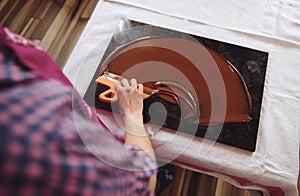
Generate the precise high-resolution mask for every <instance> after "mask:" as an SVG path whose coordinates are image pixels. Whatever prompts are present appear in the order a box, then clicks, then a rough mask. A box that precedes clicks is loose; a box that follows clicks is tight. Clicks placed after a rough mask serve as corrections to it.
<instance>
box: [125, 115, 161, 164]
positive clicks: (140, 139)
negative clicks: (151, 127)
mask: <svg viewBox="0 0 300 196" xmlns="http://www.w3.org/2000/svg"><path fill="white" fill-rule="evenodd" d="M124 122H125V130H126V131H125V143H127V144H132V145H136V146H138V147H140V148H141V149H143V150H144V151H145V152H146V153H148V154H149V155H150V156H151V157H152V158H153V160H154V161H155V154H154V151H153V147H152V143H151V141H150V139H149V136H148V134H147V132H146V130H145V127H144V125H143V119H142V116H141V115H136V116H134V117H132V116H129V115H128V116H125V117H124Z"/></svg>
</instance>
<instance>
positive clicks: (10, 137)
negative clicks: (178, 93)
mask: <svg viewBox="0 0 300 196" xmlns="http://www.w3.org/2000/svg"><path fill="white" fill-rule="evenodd" d="M155 168H156V164H155V163H154V161H153V160H152V159H151V158H150V157H149V156H148V155H147V154H146V153H145V152H143V151H141V150H139V149H137V148H135V147H133V146H128V145H125V144H122V143H120V142H119V141H117V140H115V139H114V138H113V137H112V136H111V135H109V134H108V132H107V130H106V129H105V128H104V127H101V126H99V124H96V123H94V122H92V121H91V120H90V118H89V113H88V111H87V110H86V106H84V104H83V101H82V99H81V98H80V97H79V96H78V94H77V93H76V92H74V90H72V89H71V88H70V87H68V86H66V85H64V84H62V83H60V82H59V81H57V80H51V79H47V80H45V79H42V78H40V77H39V76H38V75H36V74H35V73H33V72H30V71H29V70H28V69H26V68H25V67H22V66H20V65H18V63H15V61H14V60H13V59H12V58H9V57H8V56H7V55H4V54H3V53H0V195H149V194H150V195H151V194H154V193H150V192H148V191H147V186H148V180H149V176H150V175H152V174H154V173H155V172H156V169H155Z"/></svg>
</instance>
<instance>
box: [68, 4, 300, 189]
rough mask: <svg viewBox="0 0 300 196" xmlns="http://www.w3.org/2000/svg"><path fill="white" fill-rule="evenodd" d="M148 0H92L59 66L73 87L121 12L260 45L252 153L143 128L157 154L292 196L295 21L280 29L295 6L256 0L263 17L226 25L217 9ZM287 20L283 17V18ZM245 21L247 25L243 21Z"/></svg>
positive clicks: (83, 86)
mask: <svg viewBox="0 0 300 196" xmlns="http://www.w3.org/2000/svg"><path fill="white" fill-rule="evenodd" d="M231 1H232V2H234V0H231ZM147 2H148V1H147ZM147 2H146V1H139V2H138V1H134V0H132V1H122V3H118V2H114V1H99V3H98V5H97V7H96V9H95V11H94V12H93V15H92V17H91V19H90V21H89V23H88V24H87V27H86V28H85V29H84V31H83V34H82V36H81V37H80V39H79V42H78V43H77V45H76V47H75V49H74V50H73V53H72V55H71V57H70V59H69V60H68V62H67V64H66V66H65V68H64V70H63V71H64V73H65V74H66V75H67V76H68V77H69V79H70V80H71V81H72V83H73V84H74V86H75V88H77V90H78V91H79V92H80V94H81V95H84V94H85V92H86V90H87V88H88V85H89V83H90V82H91V79H92V77H93V75H94V73H95V72H96V70H97V67H98V64H99V62H100V61H101V58H102V55H103V54H104V52H105V49H106V48H107V45H108V43H109V41H110V39H111V36H112V34H113V32H114V31H115V28H116V26H117V25H118V22H119V21H120V19H121V18H129V19H132V20H136V21H140V22H144V23H148V24H153V25H156V26H161V27H165V28H170V29H173V30H178V31H184V32H188V33H191V34H195V35H199V36H202V37H206V38H210V39H214V40H219V41H223V42H227V43H232V44H236V45H239V46H244V47H249V48H253V49H257V50H262V51H266V52H268V53H269V60H268V67H267V73H266V81H265V87H264V94H263V101H262V110H261V114H260V124H259V129H258V130H259V131H258V136H257V145H256V149H255V152H249V151H245V150H242V149H238V148H235V147H231V146H228V145H224V144H221V143H218V142H213V141H210V140H206V139H203V138H198V137H196V138H195V137H190V136H189V135H187V134H181V133H180V134H179V133H177V132H176V131H173V130H169V129H165V128H164V129H161V128H160V127H158V128H157V127H150V128H149V127H148V129H152V130H150V131H151V132H152V133H155V134H154V135H153V137H152V142H153V144H154V147H155V148H156V149H155V150H156V154H157V156H158V157H160V158H164V159H166V160H174V159H175V160H174V161H175V162H176V163H178V164H180V165H182V166H183V167H186V168H189V169H192V170H195V171H201V172H203V173H207V174H209V175H213V176H216V177H222V178H224V179H226V180H227V181H229V182H230V183H232V184H234V185H236V186H238V187H246V188H248V189H259V190H262V191H263V192H264V193H265V194H266V195H268V194H270V193H271V194H272V192H268V191H267V189H268V188H270V187H273V188H274V187H279V188H280V190H282V193H284V194H286V195H297V179H298V171H299V167H298V165H299V160H298V156H299V154H298V152H299V151H298V149H299V130H300V126H299V123H298V119H299V117H300V115H299V112H298V111H299V109H300V106H299V104H298V103H299V101H300V94H299V93H300V90H299V86H300V85H299V84H300V79H299V78H300V77H297V75H299V74H300V73H299V72H300V71H299V69H297V64H298V62H299V61H300V57H299V54H300V41H299V39H297V38H295V37H294V35H293V32H295V27H294V28H292V29H291V30H290V31H289V32H286V31H284V27H286V28H287V27H289V28H291V27H292V26H293V24H294V23H297V22H299V20H298V21H295V20H294V19H295V18H296V19H297V17H295V14H294V13H295V10H292V11H291V9H296V8H300V5H299V4H297V2H295V1H286V2H285V1H275V2H274V1H267V0H266V1H262V2H261V3H262V4H263V5H264V6H262V7H257V8H256V10H257V14H258V15H259V14H262V15H266V16H265V18H266V19H264V20H265V22H263V21H264V20H259V21H258V20H255V18H245V17H240V18H239V19H240V20H238V21H237V22H236V23H232V22H231V21H230V20H228V19H227V18H226V19H224V21H222V22H220V18H218V16H219V15H220V14H219V15H216V17H215V19H213V17H209V14H207V13H203V15H201V14H197V13H198V12H196V11H197V9H200V8H197V7H196V6H195V7H193V6H192V7H193V8H191V6H190V7H187V5H188V3H187V4H186V5H182V4H180V3H178V4H176V3H173V5H172V4H170V6H169V8H170V9H168V10H165V9H164V8H162V7H161V6H157V5H156V4H155V5H154V2H155V1H153V3H149V2H148V3H147ZM190 2H193V1H192V0H190ZM213 2H214V3H215V4H213ZM219 3H220V1H218V0H214V1H211V2H210V3H206V4H205V3H204V5H202V7H201V9H204V8H203V7H205V6H206V7H211V6H214V8H215V9H214V10H211V11H213V12H217V11H218V10H220V9H221V6H222V5H223V4H222V3H220V4H219ZM162 4H163V3H162ZM179 4H180V5H179ZM243 4H244V6H245V7H243ZM254 4H255V3H254V2H253V1H250V0H248V1H245V3H240V4H238V5H235V4H233V5H232V9H233V10H234V13H230V14H228V15H229V16H228V17H229V18H230V17H233V16H236V15H239V14H241V12H242V13H243V14H244V15H247V14H250V13H248V7H249V5H251V6H252V7H253V6H254ZM268 5H270V6H271V7H270V6H269V7H268ZM180 6H186V9H187V10H189V12H186V11H184V13H180V12H178V7H180ZM228 6H229V5H227V7H228ZM247 6H248V7H247ZM251 6H250V8H251ZM277 7H278V8H277ZM225 8H226V7H225ZM250 8H249V9H250ZM279 8H280V9H279ZM222 9H223V8H222ZM228 9H229V8H228ZM270 9H271V11H270ZM276 9H279V10H280V11H278V10H276ZM107 10H110V11H109V12H107ZM176 10H177V12H176ZM181 10H182V9H181ZM193 10H194V11H193ZM195 10H196V11H195ZM223 10H224V9H223ZM274 10H275V11H276V12H275V11H274ZM198 11H199V10H198ZM225 11H226V9H225ZM272 11H274V13H273V12H272ZM222 13H223V12H222ZM184 14H186V15H184ZM287 15H288V16H287ZM274 18H277V23H276V24H277V30H276V29H275V28H273V27H272V28H270V29H266V28H264V29H262V28H261V27H262V26H264V25H265V27H270V26H272V24H273V23H272V24H270V21H272V22H274V20H273V19H274ZM271 19H272V20H271ZM288 19H289V22H286V20H288ZM298 19H299V18H298ZM245 20H246V21H247V22H248V25H245ZM238 24H241V25H238ZM297 24H299V23H297ZM280 25H285V26H284V27H282V26H280ZM289 25H290V26H289ZM275 30H276V31H275ZM290 56H292V57H293V58H290ZM283 65H284V66H283ZM99 115H100V117H101V118H102V119H103V120H104V121H105V122H106V123H107V122H110V123H108V124H109V127H110V128H111V129H112V130H119V132H118V133H116V134H122V131H120V130H122V129H120V127H119V125H117V124H114V123H111V122H114V121H115V119H114V116H112V115H111V113H109V112H105V111H103V112H101V114H99ZM155 128H156V129H155ZM170 138H171V139H170ZM269 190H270V189H269ZM277 190H278V189H277Z"/></svg>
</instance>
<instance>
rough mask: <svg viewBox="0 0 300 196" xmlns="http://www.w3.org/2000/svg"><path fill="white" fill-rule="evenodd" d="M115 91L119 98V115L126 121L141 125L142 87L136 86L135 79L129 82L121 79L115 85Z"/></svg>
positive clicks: (140, 85)
mask: <svg viewBox="0 0 300 196" xmlns="http://www.w3.org/2000/svg"><path fill="white" fill-rule="evenodd" d="M116 91H117V93H118V97H119V108H120V113H121V115H122V116H123V118H124V120H125V122H126V120H133V122H135V123H137V124H140V123H143V116H142V111H143V85H142V84H137V81H136V79H131V80H130V81H128V80H126V79H122V80H121V81H120V82H119V83H118V84H117V85H116Z"/></svg>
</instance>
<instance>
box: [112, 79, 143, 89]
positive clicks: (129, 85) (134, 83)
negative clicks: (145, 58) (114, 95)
mask: <svg viewBox="0 0 300 196" xmlns="http://www.w3.org/2000/svg"><path fill="white" fill-rule="evenodd" d="M116 87H117V89H120V88H122V87H124V88H131V89H137V88H138V84H137V81H136V79H134V78H133V79H131V80H130V81H128V80H127V79H122V80H121V81H119V82H118V83H117V84H116Z"/></svg>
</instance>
